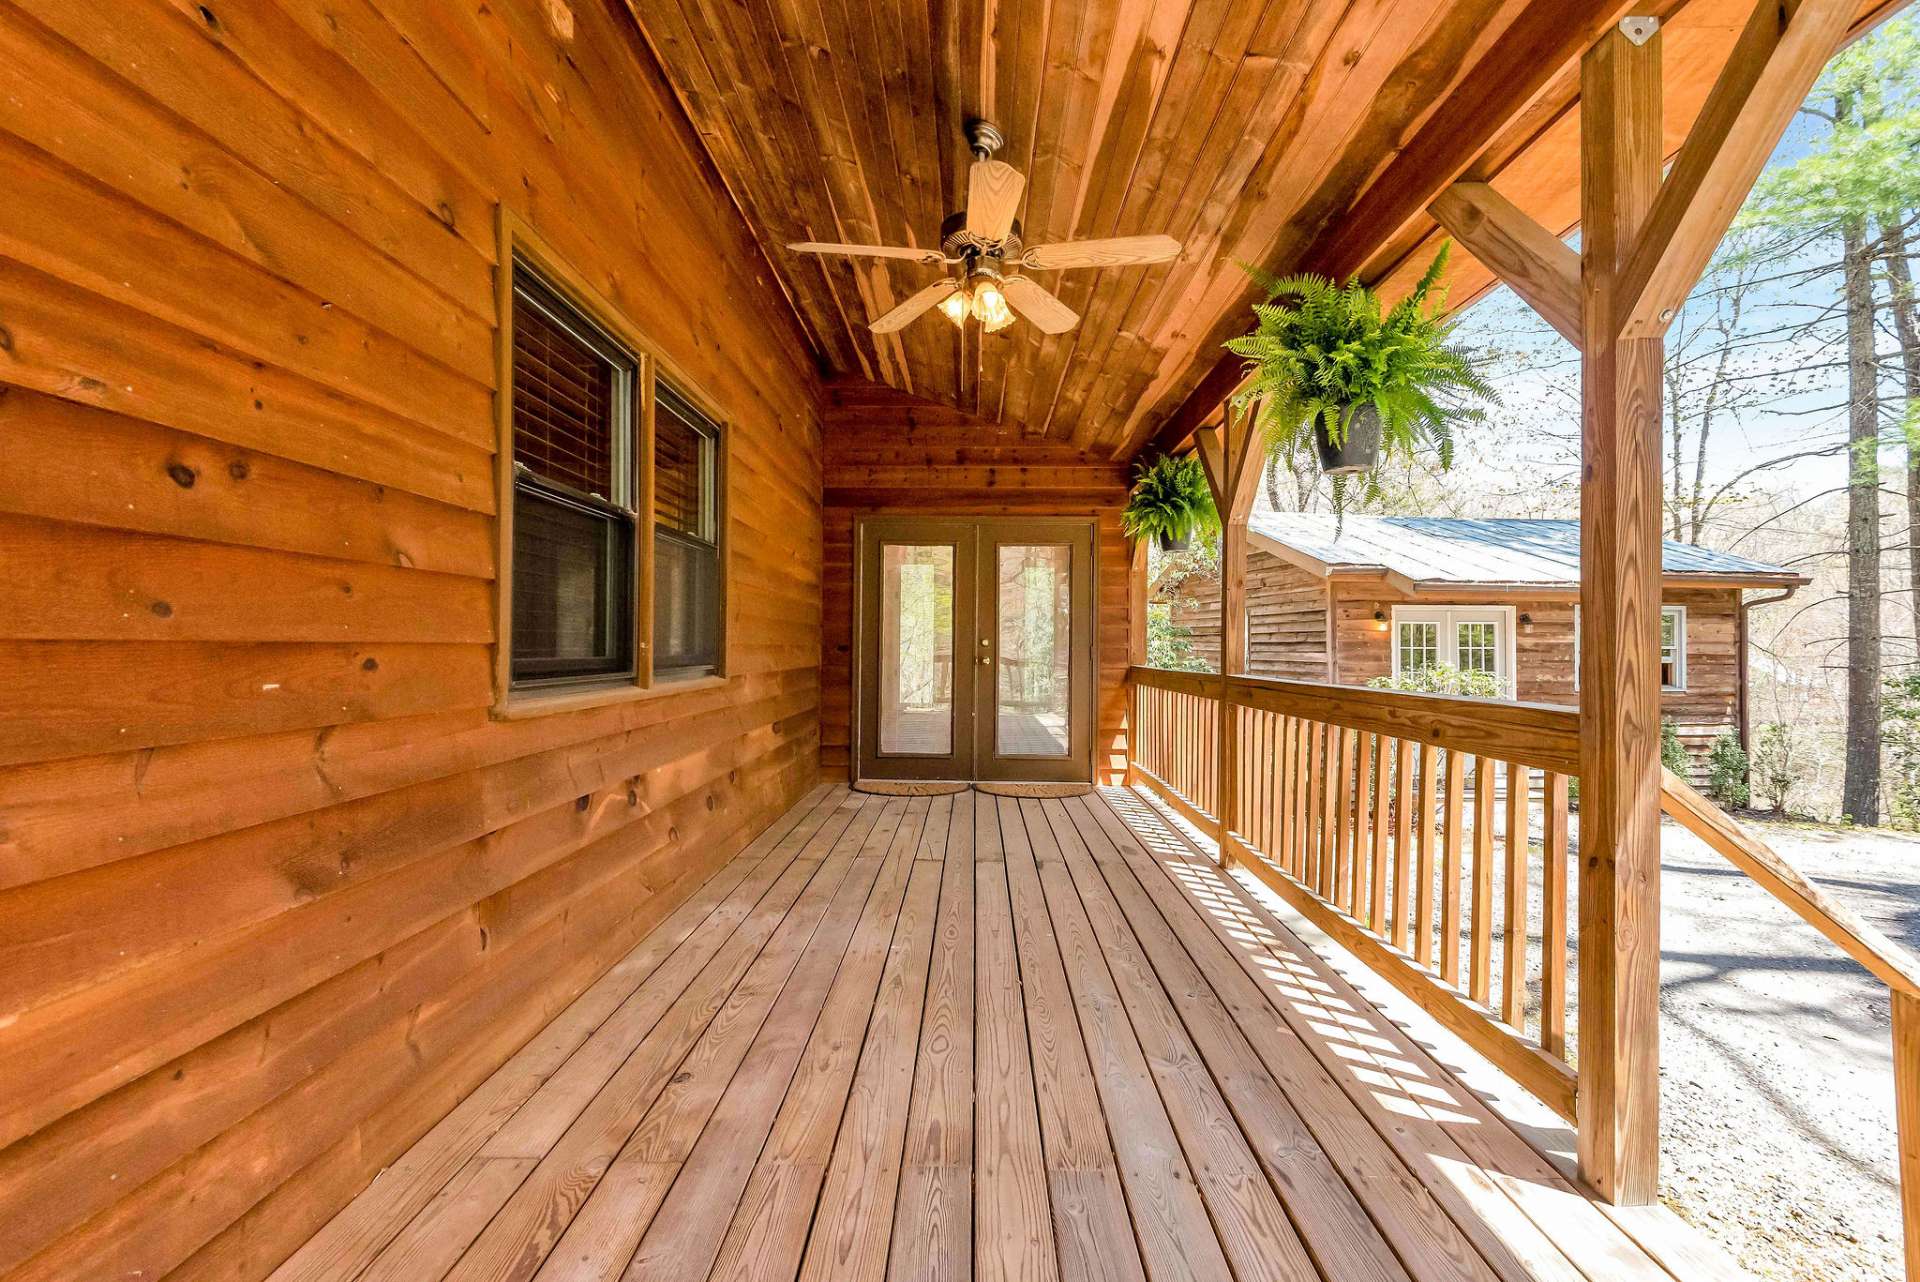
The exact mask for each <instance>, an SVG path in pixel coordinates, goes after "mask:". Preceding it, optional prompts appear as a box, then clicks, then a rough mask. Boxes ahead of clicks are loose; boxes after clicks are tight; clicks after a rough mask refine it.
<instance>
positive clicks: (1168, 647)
mask: <svg viewBox="0 0 1920 1282" xmlns="http://www.w3.org/2000/svg"><path fill="white" fill-rule="evenodd" d="M1147 666H1148V667H1149V668H1165V669H1167V670H1168V671H1170V672H1211V671H1212V670H1213V669H1212V668H1211V667H1209V666H1208V664H1207V661H1206V660H1205V659H1203V658H1201V657H1200V656H1199V655H1198V654H1195V653H1194V650H1193V629H1192V628H1183V627H1181V626H1180V625H1179V624H1177V623H1175V622H1174V621H1173V612H1172V611H1171V610H1169V609H1168V608H1167V607H1166V606H1164V605H1155V606H1149V607H1148V608H1147Z"/></svg>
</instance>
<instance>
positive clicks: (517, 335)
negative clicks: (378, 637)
mask: <svg viewBox="0 0 1920 1282" xmlns="http://www.w3.org/2000/svg"><path fill="white" fill-rule="evenodd" d="M512 327H513V344H512V361H513V368H512V372H511V377H512V389H513V392H512V442H513V469H514V484H513V600H512V632H511V636H512V646H511V655H512V663H511V667H512V680H513V683H514V685H515V686H516V687H522V686H541V685H554V684H593V683H599V682H603V681H618V680H619V679H621V678H626V677H631V676H632V675H633V673H634V671H635V668H634V653H635V636H634V632H635V619H634V608H633V607H634V601H635V599H636V594H637V587H636V584H637V580H636V570H635V564H634V562H635V557H634V539H635V532H636V528H637V522H638V516H639V514H638V512H637V511H636V510H635V507H636V505H635V497H634V496H635V495H636V494H637V492H638V488H639V487H638V484H637V477H636V476H635V457H636V450H635V444H636V440H637V435H636V428H637V423H638V409H637V402H638V398H637V396H636V382H637V379H638V374H639V369H640V363H639V361H638V359H637V358H636V357H635V356H634V355H633V354H632V353H630V352H628V351H627V350H626V349H625V348H623V347H622V346H621V345H620V344H619V343H618V342H616V341H615V340H614V339H613V338H612V337H611V336H610V335H609V334H607V332H606V331H605V330H604V329H602V328H601V327H600V326H598V325H596V324H594V323H593V321H592V320H591V319H590V318H589V317H587V316H586V315H585V314H584V313H582V312H581V310H580V309H579V308H578V307H576V306H574V305H573V304H572V303H571V302H569V301H568V300H567V299H566V298H564V297H563V296H562V295H561V294H560V293H559V292H558V291H556V290H554V289H553V288H551V287H549V286H548V285H547V284H546V283H545V282H543V281H542V280H541V279H540V278H539V277H538V276H537V275H536V274H535V273H534V272H533V270H532V269H531V268H530V267H529V266H528V265H527V264H526V263H524V262H520V261H518V260H516V261H515V262H514V265H513V316H512Z"/></svg>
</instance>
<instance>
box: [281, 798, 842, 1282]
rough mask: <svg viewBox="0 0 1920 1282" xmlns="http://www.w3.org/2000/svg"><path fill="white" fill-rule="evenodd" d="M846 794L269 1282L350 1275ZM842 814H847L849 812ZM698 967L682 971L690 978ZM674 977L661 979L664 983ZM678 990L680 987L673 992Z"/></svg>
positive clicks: (655, 946) (711, 889)
mask: <svg viewBox="0 0 1920 1282" xmlns="http://www.w3.org/2000/svg"><path fill="white" fill-rule="evenodd" d="M848 796H849V793H848V791H847V789H846V788H844V787H824V786H823V787H821V788H818V789H816V790H815V791H814V792H812V793H811V794H809V795H808V797H807V798H805V799H804V800H802V801H801V802H800V803H799V804H798V805H796V806H794V807H793V809H791V810H789V811H787V812H786V814H784V815H782V816H781V817H780V818H779V819H777V820H775V821H774V823H773V824H771V825H770V826H769V827H768V828H767V830H766V831H765V832H762V833H761V834H760V835H759V836H757V837H755V838H754V840H753V841H752V842H750V843H749V844H748V845H747V847H746V848H745V849H744V850H742V851H741V852H740V854H738V855H736V856H735V857H734V858H733V859H732V860H730V861H729V862H728V863H727V864H726V866H725V867H723V868H721V869H719V870H718V871H716V872H715V874H714V875H713V876H712V877H710V878H709V879H708V880H707V881H706V883H705V884H704V885H702V886H701V887H700V888H699V889H698V890H696V891H695V892H694V893H693V894H692V895H691V896H689V897H688V899H687V902H686V903H684V904H682V905H681V906H680V907H679V908H677V909H675V910H674V912H673V913H671V914H669V915H668V917H667V918H666V919H665V920H663V921H662V922H661V923H660V924H659V925H658V926H656V927H655V928H654V929H653V930H652V931H650V932H649V933H648V934H647V935H646V937H645V938H643V939H641V940H640V942H639V943H638V944H636V945H635V946H634V948H633V951H632V952H630V953H628V954H627V956H626V957H625V958H624V959H623V960H622V961H621V962H620V963H619V964H617V965H616V966H614V967H613V968H612V969H611V970H609V971H608V972H607V973H606V974H605V975H603V976H602V977H601V978H600V979H599V980H597V981H595V982H594V983H593V984H592V985H590V986H589V987H588V989H587V991H586V992H584V993H582V994H581V995H580V996H579V997H578V998H576V999H575V1000H574V1001H573V1003H572V1004H571V1005H570V1006H568V1007H567V1009H566V1010H565V1011H564V1012H562V1013H561V1014H560V1015H559V1016H558V1017H556V1018H555V1019H554V1021H553V1022H552V1023H551V1024H549V1025H547V1027H546V1028H545V1029H543V1030H542V1031H541V1032H540V1034H539V1035H538V1036H536V1037H534V1038H533V1040H532V1041H530V1042H528V1043H527V1045H526V1046H524V1047H522V1048H521V1049H520V1050H519V1051H517V1052H516V1053H515V1054H514V1055H513V1057H512V1058H511V1059H509V1060H508V1061H507V1063H506V1064H505V1065H503V1066H502V1067H501V1068H500V1069H498V1070H497V1071H496V1072H495V1073H494V1074H493V1076H492V1077H490V1078H488V1079H487V1081H486V1082H485V1083H484V1084H482V1085H481V1087H480V1088H479V1089H478V1090H476V1091H475V1092H474V1093H473V1094H471V1095H469V1096H467V1098H466V1099H464V1100H462V1101H461V1102H460V1104H459V1105H458V1106H457V1107H456V1108H455V1109H454V1110H453V1111H452V1112H451V1113H449V1114H448V1115H447V1116H446V1117H445V1118H443V1119H441V1121H440V1122H439V1123H437V1124H436V1125H435V1126H434V1127H433V1128H432V1129H431V1130H429V1131H428V1132H427V1134H426V1135H424V1136H423V1137H421V1139H420V1140H419V1141H418V1142H416V1143H415V1144H414V1146H413V1147H412V1148H410V1149H408V1150H407V1152H406V1153H405V1154H404V1155H402V1156H401V1158H400V1159H399V1160H398V1161H396V1162H395V1163H394V1164H393V1165H392V1166H390V1167H388V1168H387V1169H386V1170H385V1171H383V1172H382V1173H381V1174H380V1176H379V1178H377V1179H376V1180H375V1181H374V1182H373V1184H372V1185H371V1186H369V1187H368V1188H367V1190H366V1191H365V1192H363V1193H362V1194H361V1195H360V1196H359V1197H358V1198H356V1199H354V1201H353V1202H352V1203H350V1204H349V1205H348V1206H347V1207H346V1209H344V1210H343V1211H341V1213H340V1214H338V1215H336V1216H335V1217H334V1218H333V1219H332V1220H330V1221H328V1222H327V1224H326V1225H325V1226H324V1227H323V1228H322V1229H321V1230H320V1231H319V1232H318V1233H316V1234H315V1235H314V1236H313V1237H311V1238H309V1239H308V1240H307V1241H306V1242H305V1243H304V1244H303V1245H302V1246H301V1247H300V1249H299V1250H298V1251H296V1252H294V1253H293V1255H291V1256H289V1257H288V1258H287V1260H286V1261H285V1262H284V1263H282V1264H281V1265H280V1267H279V1268H278V1269H276V1270H275V1271H274V1272H273V1274H272V1276H271V1278H270V1280H269V1282H329V1280H331V1279H344V1278H351V1277H355V1276H357V1275H358V1274H359V1273H360V1272H361V1271H362V1270H363V1269H365V1268H366V1266H367V1265H368V1263H370V1262H371V1261H372V1260H373V1258H374V1257H375V1256H376V1255H378V1254H379V1253H380V1251H381V1250H382V1249H384V1248H385V1247H386V1245H387V1244H388V1243H389V1242H391V1241H392V1240H393V1238H394V1236H395V1235H397V1234H398V1233H399V1232H400V1231H401V1230H402V1229H403V1228H405V1227H406V1225H407V1224H408V1223H409V1222H411V1221H412V1219H413V1218H414V1217H415V1216H417V1215H418V1214H420V1213H421V1211H422V1210H423V1209H425V1208H426V1206H427V1205H428V1204H429V1203H430V1202H432V1201H433V1200H434V1198H436V1197H437V1196H439V1195H440V1193H441V1191H442V1190H444V1189H445V1188H446V1187H447V1185H448V1184H449V1183H450V1182H452V1181H453V1180H454V1179H456V1178H457V1177H458V1176H459V1175H460V1173H461V1171H462V1170H463V1169H464V1168H465V1167H466V1165H467V1163H468V1162H469V1161H470V1160H471V1159H472V1158H473V1157H474V1156H475V1155H476V1154H477V1153H478V1152H479V1150H480V1148H481V1146H483V1145H484V1144H486V1143H487V1142H488V1141H489V1140H491V1139H492V1138H493V1136H494V1135H496V1134H498V1132H499V1131H500V1129H501V1128H502V1127H503V1126H505V1125H506V1124H507V1123H508V1122H509V1121H510V1120H511V1119H512V1118H513V1117H514V1116H515V1115H516V1114H517V1113H518V1112H519V1110H520V1109H521V1108H522V1107H523V1106H524V1105H525V1104H526V1103H527V1101H528V1100H529V1099H530V1098H532V1097H533V1096H534V1095H535V1094H536V1093H537V1092H539V1091H540V1090H541V1089H542V1088H543V1087H544V1086H545V1085H546V1084H547V1083H548V1082H549V1081H551V1080H552V1079H553V1078H554V1077H555V1075H556V1074H557V1073H559V1072H561V1071H562V1070H563V1069H564V1068H566V1067H567V1066H568V1065H570V1064H571V1063H572V1062H573V1059H574V1058H575V1057H576V1055H577V1053H578V1052H579V1050H580V1048H581V1047H582V1046H583V1045H585V1044H587V1043H589V1042H590V1041H592V1040H594V1039H596V1038H597V1039H600V1040H601V1041H602V1043H603V1044H606V1043H614V1042H619V1041H622V1040H626V1041H627V1043H628V1044H629V1045H630V1044H631V1039H630V1038H628V1037H627V1036H626V1031H625V1027H624V1025H622V1024H617V1023H613V1022H612V1021H614V1020H616V1019H619V1018H620V1017H621V1016H622V1014H624V1013H628V1012H629V1009H630V1006H631V1004H632V1003H634V1002H635V1001H636V1000H643V999H640V998H639V996H638V995H639V993H640V992H641V991H642V990H644V989H646V986H647V985H648V983H649V982H652V981H654V978H655V976H656V974H658V973H659V972H660V971H661V969H662V968H663V967H664V966H666V965H668V964H669V962H670V960H671V961H672V962H675V963H677V964H680V965H681V966H683V967H686V966H688V965H689V964H690V963H691V961H692V960H693V959H695V958H698V959H700V960H701V962H702V963H704V960H705V959H706V958H707V957H710V956H711V951H717V950H718V949H719V947H720V945H721V944H722V943H723V942H724V941H725V939H726V937H727V935H728V934H729V933H731V931H732V929H733V927H734V926H735V925H737V924H738V922H739V920H740V919H741V918H743V917H744V916H745V915H746V913H747V911H748V910H749V909H750V908H751V907H752V906H753V904H755V903H756V902H758V900H759V899H760V897H761V895H763V894H764V893H765V892H766V890H767V888H768V887H769V886H771V885H772V883H773V880H774V878H775V877H776V876H777V875H778V874H779V873H780V872H781V871H783V870H784V869H785V867H786V865H787V863H789V862H791V861H792V859H793V858H794V857H795V856H796V855H797V854H798V853H799V850H800V849H801V847H803V846H804V845H805V844H806V842H807V840H808V839H810V838H811V837H812V836H813V834H814V833H815V832H816V831H818V829H819V828H820V826H821V825H822V824H824V823H826V822H827V821H828V820H829V819H831V818H833V817H835V816H836V815H838V814H840V813H841V811H842V808H843V807H844V806H845V805H846V803H847V799H848ZM847 818H848V819H849V820H850V819H851V818H852V814H851V811H848V812H847ZM694 969H697V966H695V967H693V968H692V969H688V970H687V972H686V973H687V974H688V976H689V978H690V977H691V975H692V973H693V970H694ZM671 983H672V981H671V979H670V978H669V979H667V980H665V981H663V982H662V983H661V984H660V985H657V987H670V986H671ZM676 992H677V990H676Z"/></svg>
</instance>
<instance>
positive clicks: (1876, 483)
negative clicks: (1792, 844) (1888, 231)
mask: <svg viewBox="0 0 1920 1282" xmlns="http://www.w3.org/2000/svg"><path fill="white" fill-rule="evenodd" d="M1844 110H1845V108H1844V106H1843V107H1842V114H1843V115H1844ZM1840 239H1841V246H1842V249H1843V251H1844V254H1843V257H1842V259H1841V272H1842V277H1843V280H1844V283H1845V290H1846V307H1847V389H1848V407H1847V444H1848V485H1847V761H1846V780H1845V784H1844V787H1843V789H1842V793H1843V795H1842V798H1841V809H1842V811H1843V812H1844V813H1845V814H1846V815H1847V816H1848V817H1849V818H1850V819H1851V820H1852V822H1854V823H1856V824H1861V825H1864V826H1867V827H1878V826H1879V823H1880V448H1879V447H1880V397H1879V388H1878V382H1877V380H1878V374H1879V371H1878V369H1877V368H1876V367H1875V364H1874V352H1873V346H1874V333H1873V319H1874V317H1873V312H1874V307H1873V271H1872V266H1873V259H1872V250H1871V248H1870V247H1869V246H1868V244H1867V225H1866V220H1865V219H1864V218H1857V217H1848V218H1846V219H1844V220H1843V221H1842V223H1841V225H1840Z"/></svg>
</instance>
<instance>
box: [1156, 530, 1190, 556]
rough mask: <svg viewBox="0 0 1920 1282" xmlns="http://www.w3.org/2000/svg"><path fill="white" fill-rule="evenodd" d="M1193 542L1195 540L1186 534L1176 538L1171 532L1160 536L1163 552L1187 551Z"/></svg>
mask: <svg viewBox="0 0 1920 1282" xmlns="http://www.w3.org/2000/svg"><path fill="white" fill-rule="evenodd" d="M1192 543H1193V540H1192V539H1191V538H1190V537H1188V536H1187V535H1184V534H1183V535H1181V536H1180V537H1179V538H1175V537H1174V536H1173V535H1171V534H1162V535H1161V536H1160V550H1161V551H1162V552H1185V551H1186V550H1187V548H1188V547H1189V546H1190V545H1191V544H1192Z"/></svg>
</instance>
